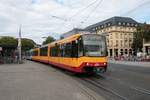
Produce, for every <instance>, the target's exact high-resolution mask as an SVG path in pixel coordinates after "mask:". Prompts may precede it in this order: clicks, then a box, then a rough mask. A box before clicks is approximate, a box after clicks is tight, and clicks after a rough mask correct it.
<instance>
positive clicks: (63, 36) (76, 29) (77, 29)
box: [60, 28, 85, 39]
mask: <svg viewBox="0 0 150 100" xmlns="http://www.w3.org/2000/svg"><path fill="white" fill-rule="evenodd" d="M84 31H85V30H84V29H79V28H74V29H72V30H71V31H69V32H66V33H64V34H62V35H61V36H60V38H61V39H63V38H65V37H68V36H71V35H74V34H77V33H79V32H84Z"/></svg>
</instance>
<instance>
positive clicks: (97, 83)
mask: <svg viewBox="0 0 150 100" xmlns="http://www.w3.org/2000/svg"><path fill="white" fill-rule="evenodd" d="M82 80H84V81H86V82H88V83H90V84H92V85H94V86H96V87H97V88H99V89H102V90H104V91H105V92H107V93H111V94H112V95H114V96H116V97H118V98H119V99H121V100H129V99H128V98H127V97H124V96H122V95H120V94H119V93H117V92H115V91H114V90H111V89H109V88H107V87H104V86H103V85H102V84H101V83H99V82H97V81H93V80H91V79H87V78H86V79H82Z"/></svg>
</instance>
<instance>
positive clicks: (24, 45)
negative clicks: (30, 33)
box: [21, 38, 35, 51]
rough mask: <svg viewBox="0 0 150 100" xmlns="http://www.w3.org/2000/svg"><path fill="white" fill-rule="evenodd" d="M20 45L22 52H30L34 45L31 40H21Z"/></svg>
mask: <svg viewBox="0 0 150 100" xmlns="http://www.w3.org/2000/svg"><path fill="white" fill-rule="evenodd" d="M21 44H22V50H23V51H27V50H30V49H32V48H33V47H34V45H35V42H34V41H33V40H31V39H25V38H23V39H21Z"/></svg>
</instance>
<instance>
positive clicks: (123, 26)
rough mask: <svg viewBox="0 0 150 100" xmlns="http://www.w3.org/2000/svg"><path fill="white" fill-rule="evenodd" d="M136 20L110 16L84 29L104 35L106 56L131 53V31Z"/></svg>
mask: <svg viewBox="0 0 150 100" xmlns="http://www.w3.org/2000/svg"><path fill="white" fill-rule="evenodd" d="M138 25H139V23H138V22H136V21H135V20H133V19H132V18H128V17H112V18H109V19H107V20H104V21H102V22H99V23H96V24H94V25H90V26H88V27H86V28H85V30H87V31H90V32H92V33H96V34H103V35H105V36H106V40H107V47H108V56H109V57H115V56H120V55H131V54H132V53H133V50H132V42H133V33H134V32H136V27H137V26H138Z"/></svg>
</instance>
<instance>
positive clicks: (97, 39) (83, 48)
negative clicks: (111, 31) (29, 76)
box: [30, 34, 107, 73]
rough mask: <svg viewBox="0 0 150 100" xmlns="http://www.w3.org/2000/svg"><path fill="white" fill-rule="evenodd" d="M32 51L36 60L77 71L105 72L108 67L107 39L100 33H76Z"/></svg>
mask: <svg viewBox="0 0 150 100" xmlns="http://www.w3.org/2000/svg"><path fill="white" fill-rule="evenodd" d="M30 51H31V54H32V55H31V56H32V57H31V59H32V60H34V61H39V62H44V63H48V64H52V65H55V66H58V67H61V68H64V69H67V70H70V71H73V72H77V73H86V72H87V73H89V72H105V71H106V69H107V47H106V40H105V37H104V36H102V35H98V34H75V35H72V36H70V37H67V38H65V39H62V40H58V41H55V42H52V43H50V44H47V45H43V46H42V47H40V48H35V49H33V50H30Z"/></svg>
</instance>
